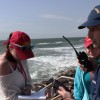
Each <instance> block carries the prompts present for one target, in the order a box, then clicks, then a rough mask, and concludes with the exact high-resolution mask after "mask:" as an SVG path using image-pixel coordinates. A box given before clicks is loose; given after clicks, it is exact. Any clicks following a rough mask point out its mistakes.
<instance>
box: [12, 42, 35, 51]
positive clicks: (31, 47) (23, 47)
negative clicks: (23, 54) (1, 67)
mask: <svg viewBox="0 0 100 100" xmlns="http://www.w3.org/2000/svg"><path fill="white" fill-rule="evenodd" d="M13 45H14V46H16V47H19V48H20V49H21V50H28V49H33V48H34V45H31V46H23V45H22V46H21V45H18V44H15V43H13Z"/></svg>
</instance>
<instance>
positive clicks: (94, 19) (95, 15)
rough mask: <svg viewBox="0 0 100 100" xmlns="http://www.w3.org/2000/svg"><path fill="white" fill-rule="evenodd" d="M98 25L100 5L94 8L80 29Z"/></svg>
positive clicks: (99, 22)
mask: <svg viewBox="0 0 100 100" xmlns="http://www.w3.org/2000/svg"><path fill="white" fill-rule="evenodd" d="M96 25H100V5H98V6H96V7H94V9H93V10H92V11H91V13H90V14H89V16H88V19H87V21H86V22H84V23H83V24H81V25H80V26H79V27H78V29H83V28H85V27H89V26H96Z"/></svg>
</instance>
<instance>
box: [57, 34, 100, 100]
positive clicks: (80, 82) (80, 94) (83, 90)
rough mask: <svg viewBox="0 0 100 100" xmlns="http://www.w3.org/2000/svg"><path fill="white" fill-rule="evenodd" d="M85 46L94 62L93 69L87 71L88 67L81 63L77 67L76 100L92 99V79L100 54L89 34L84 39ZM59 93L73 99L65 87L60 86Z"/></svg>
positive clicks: (68, 99) (66, 99) (66, 98)
mask: <svg viewBox="0 0 100 100" xmlns="http://www.w3.org/2000/svg"><path fill="white" fill-rule="evenodd" d="M84 47H85V49H86V53H87V55H88V57H89V60H90V61H91V62H92V65H93V70H92V71H87V68H86V67H84V65H82V64H80V63H79V66H78V67H77V68H76V74H75V79H74V98H75V100H90V99H89V95H90V86H91V81H92V78H93V74H94V72H95V70H96V67H97V64H96V62H95V58H97V57H98V56H99V55H100V49H98V48H94V46H93V42H92V40H91V39H90V38H89V37H88V36H86V37H85V39H84ZM90 67H91V66H90ZM58 93H59V94H60V95H61V96H62V97H63V98H64V100H72V98H71V94H70V93H69V92H67V91H65V89H64V88H63V87H59V90H58Z"/></svg>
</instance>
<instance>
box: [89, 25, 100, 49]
mask: <svg viewBox="0 0 100 100" xmlns="http://www.w3.org/2000/svg"><path fill="white" fill-rule="evenodd" d="M88 29H89V31H88V36H89V37H90V38H91V40H92V41H93V44H94V47H96V48H100V25H97V26H91V27H88Z"/></svg>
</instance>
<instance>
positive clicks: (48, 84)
mask: <svg viewBox="0 0 100 100" xmlns="http://www.w3.org/2000/svg"><path fill="white" fill-rule="evenodd" d="M55 75H56V76H55ZM55 75H54V77H52V78H50V79H48V80H46V81H42V82H41V83H35V84H33V91H40V90H42V89H46V91H45V94H46V96H47V99H46V100H63V99H62V97H61V96H60V95H58V93H57V83H58V85H61V86H64V88H66V89H67V90H68V91H70V93H71V95H72V97H73V89H74V76H75V68H69V69H68V70H67V71H60V72H59V73H57V74H55ZM55 82H56V83H55Z"/></svg>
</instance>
